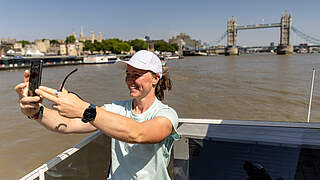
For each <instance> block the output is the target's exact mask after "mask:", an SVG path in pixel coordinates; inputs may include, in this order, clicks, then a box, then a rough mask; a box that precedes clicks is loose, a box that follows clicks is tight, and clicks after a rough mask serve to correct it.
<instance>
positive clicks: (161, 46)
mask: <svg viewBox="0 0 320 180" xmlns="http://www.w3.org/2000/svg"><path fill="white" fill-rule="evenodd" d="M154 49H155V50H157V51H160V52H168V51H169V50H170V49H169V44H168V43H167V42H165V41H157V42H155V43H154Z"/></svg>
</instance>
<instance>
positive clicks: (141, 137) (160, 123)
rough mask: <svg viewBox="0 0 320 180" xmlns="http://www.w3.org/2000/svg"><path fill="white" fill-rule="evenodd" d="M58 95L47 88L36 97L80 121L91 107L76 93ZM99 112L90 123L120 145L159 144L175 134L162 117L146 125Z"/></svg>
mask: <svg viewBox="0 0 320 180" xmlns="http://www.w3.org/2000/svg"><path fill="white" fill-rule="evenodd" d="M55 92H56V90H55V89H51V88H48V87H43V86H42V87H40V88H39V89H37V90H36V93H37V94H39V95H40V96H43V97H44V98H46V99H48V100H50V101H52V102H54V103H56V105H55V106H54V109H56V110H57V111H58V112H59V114H60V115H62V116H64V117H69V118H78V119H81V118H82V117H83V112H84V110H85V109H86V108H87V107H88V106H89V103H87V102H84V101H82V100H81V99H80V98H78V97H77V96H76V95H74V94H72V93H67V92H59V93H58V95H55ZM96 109H97V115H96V118H95V119H94V120H93V121H91V122H90V123H91V124H92V125H93V126H94V127H96V128H97V129H99V130H101V131H102V132H103V133H104V134H106V135H108V136H111V137H113V138H115V139H118V140H120V141H124V142H129V143H158V142H160V141H162V140H163V139H165V138H166V137H167V136H168V135H170V133H171V131H172V124H171V122H170V120H169V119H167V118H165V117H162V116H160V117H156V118H154V119H151V120H148V121H144V122H137V121H135V120H133V119H130V118H127V117H125V116H121V115H119V114H115V113H112V112H109V111H107V110H105V109H104V108H102V107H97V108H96ZM79 121H80V120H79ZM90 123H86V124H90Z"/></svg>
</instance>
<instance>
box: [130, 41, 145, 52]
mask: <svg viewBox="0 0 320 180" xmlns="http://www.w3.org/2000/svg"><path fill="white" fill-rule="evenodd" d="M130 44H131V46H132V47H133V49H134V50H135V51H140V50H143V49H148V44H147V42H145V41H144V40H140V39H135V40H132V41H131V42H130Z"/></svg>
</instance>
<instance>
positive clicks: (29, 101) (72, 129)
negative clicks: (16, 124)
mask: <svg viewBox="0 0 320 180" xmlns="http://www.w3.org/2000/svg"><path fill="white" fill-rule="evenodd" d="M28 84H29V71H28V70H26V71H25V72H24V82H23V83H20V84H18V85H17V86H16V87H15V90H16V92H17V94H18V95H19V105H20V109H21V112H22V113H23V114H25V115H26V116H34V115H35V114H36V113H38V112H39V109H40V106H42V104H41V101H42V99H41V98H40V96H33V97H31V96H28V93H27V91H28ZM37 121H38V122H39V123H40V124H41V125H43V126H44V127H46V128H47V129H49V130H51V131H55V132H60V133H86V132H92V131H95V130H96V128H95V127H94V126H92V125H91V124H85V123H82V122H81V121H80V120H79V119H74V118H66V117H63V116H61V115H60V114H59V113H58V111H55V110H52V109H49V108H46V107H44V111H43V115H42V116H41V117H40V118H39V119H37Z"/></svg>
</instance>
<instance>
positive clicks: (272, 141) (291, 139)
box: [178, 119, 320, 149]
mask: <svg viewBox="0 0 320 180" xmlns="http://www.w3.org/2000/svg"><path fill="white" fill-rule="evenodd" d="M180 122H184V123H183V124H182V125H181V126H180V127H179V129H178V131H179V133H180V135H182V136H185V137H188V138H195V139H208V140H216V141H225V142H239V143H254V144H265V145H274V146H288V147H308V148H315V149H320V123H292V122H265V121H242V120H205V119H198V120H195V119H192V120H191V119H181V120H180Z"/></svg>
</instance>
